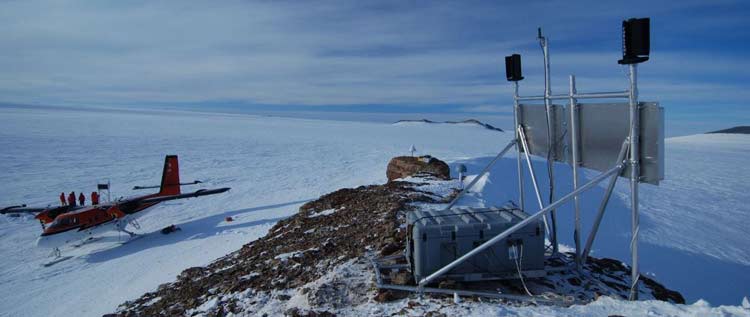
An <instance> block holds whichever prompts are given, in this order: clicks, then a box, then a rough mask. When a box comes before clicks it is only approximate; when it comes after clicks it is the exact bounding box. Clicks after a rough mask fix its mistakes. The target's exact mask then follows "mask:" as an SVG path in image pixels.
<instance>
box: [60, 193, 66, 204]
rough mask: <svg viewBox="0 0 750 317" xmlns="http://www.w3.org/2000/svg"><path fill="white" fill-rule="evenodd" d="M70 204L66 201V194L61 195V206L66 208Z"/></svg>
mask: <svg viewBox="0 0 750 317" xmlns="http://www.w3.org/2000/svg"><path fill="white" fill-rule="evenodd" d="M67 204H68V202H67V201H66V200H65V193H60V205H61V206H65V205H67Z"/></svg>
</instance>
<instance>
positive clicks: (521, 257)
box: [513, 244, 534, 296]
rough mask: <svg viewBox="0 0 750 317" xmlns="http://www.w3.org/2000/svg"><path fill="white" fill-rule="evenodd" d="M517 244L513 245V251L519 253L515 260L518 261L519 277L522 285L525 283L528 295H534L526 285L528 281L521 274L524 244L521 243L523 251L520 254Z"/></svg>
mask: <svg viewBox="0 0 750 317" xmlns="http://www.w3.org/2000/svg"><path fill="white" fill-rule="evenodd" d="M517 250H518V249H516V245H513V253H515V254H516V255H518V256H517V257H516V258H515V259H514V260H515V261H514V262H516V268H517V269H518V277H519V278H520V279H521V285H523V289H524V290H525V291H526V295H529V296H534V295H532V294H531V292H529V288H528V287H526V282H525V281H524V280H523V274H521V262H522V261H523V244H521V253H520V255H519V254H518V253H517Z"/></svg>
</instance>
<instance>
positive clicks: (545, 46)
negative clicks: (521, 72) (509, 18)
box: [538, 28, 558, 254]
mask: <svg viewBox="0 0 750 317" xmlns="http://www.w3.org/2000/svg"><path fill="white" fill-rule="evenodd" d="M538 31H539V36H538V37H539V45H541V47H542V53H543V55H544V108H545V110H546V112H547V116H546V117H547V145H548V147H549V149H548V150H547V176H548V177H549V202H550V203H552V201H553V200H554V199H555V171H554V168H553V164H554V161H555V157H554V156H555V153H554V151H553V149H554V144H555V143H556V142H557V141H556V137H557V136H556V135H554V133H553V132H552V100H551V99H550V97H551V96H552V87H550V86H551V85H552V84H551V83H550V70H549V43H548V41H547V38H546V37H544V36H542V28H539V30H538ZM556 218H557V216H556V212H555V210H552V211H551V212H550V220H551V222H552V224H551V231H552V253H555V254H556V253H557V251H558V246H557V219H556Z"/></svg>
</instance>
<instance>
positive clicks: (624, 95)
mask: <svg viewBox="0 0 750 317" xmlns="http://www.w3.org/2000/svg"><path fill="white" fill-rule="evenodd" d="M573 97H574V98H576V99H597V98H604V99H613V98H626V99H627V98H630V92H628V91H614V92H592V93H576V94H574V95H573ZM546 98H548V99H550V100H564V99H569V98H570V94H566V95H550V96H549V97H546ZM515 99H517V100H518V101H530V100H544V99H545V96H524V97H522V96H517V97H515Z"/></svg>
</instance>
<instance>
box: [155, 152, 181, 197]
mask: <svg viewBox="0 0 750 317" xmlns="http://www.w3.org/2000/svg"><path fill="white" fill-rule="evenodd" d="M179 194H180V166H179V164H178V163H177V155H167V157H165V158H164V172H163V173H162V175H161V189H160V190H159V195H160V196H166V195H179Z"/></svg>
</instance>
